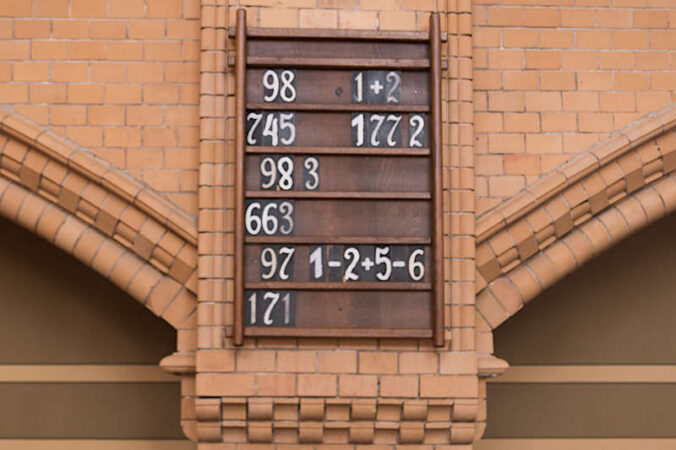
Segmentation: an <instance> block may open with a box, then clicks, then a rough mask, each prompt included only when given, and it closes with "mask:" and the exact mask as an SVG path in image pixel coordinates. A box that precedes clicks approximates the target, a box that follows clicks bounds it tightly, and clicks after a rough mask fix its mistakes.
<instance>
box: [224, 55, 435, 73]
mask: <svg viewBox="0 0 676 450" xmlns="http://www.w3.org/2000/svg"><path fill="white" fill-rule="evenodd" d="M246 62H247V64H248V65H249V66H250V67H285V68H288V67H306V68H324V69H408V70H425V69H429V67H430V61H429V59H365V58H364V59H359V58H351V59H347V58H342V59H338V58H335V59H332V58H276V57H274V56H250V57H248V58H247V60H246ZM228 65H229V66H234V65H235V58H233V57H228ZM441 68H442V69H447V68H448V61H447V60H443V61H441Z"/></svg>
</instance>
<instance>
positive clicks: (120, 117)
mask: <svg viewBox="0 0 676 450" xmlns="http://www.w3.org/2000/svg"><path fill="white" fill-rule="evenodd" d="M87 121H88V123H89V124H90V125H122V124H123V123H124V107H123V106H115V105H101V106H97V105H92V106H90V107H89V108H88V114H87Z"/></svg>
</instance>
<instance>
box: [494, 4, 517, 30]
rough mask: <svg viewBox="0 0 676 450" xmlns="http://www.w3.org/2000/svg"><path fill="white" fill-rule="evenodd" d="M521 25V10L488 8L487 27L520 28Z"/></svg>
mask: <svg viewBox="0 0 676 450" xmlns="http://www.w3.org/2000/svg"><path fill="white" fill-rule="evenodd" d="M522 24H523V10H522V9H521V8H501V7H495V8H489V9H488V25H492V26H508V27H510V26H512V27H513V26H520V25H522Z"/></svg>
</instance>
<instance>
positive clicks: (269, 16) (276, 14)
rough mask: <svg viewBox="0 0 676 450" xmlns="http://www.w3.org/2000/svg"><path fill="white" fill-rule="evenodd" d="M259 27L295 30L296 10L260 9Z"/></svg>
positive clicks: (296, 24) (296, 25)
mask: <svg viewBox="0 0 676 450" xmlns="http://www.w3.org/2000/svg"><path fill="white" fill-rule="evenodd" d="M259 16H260V17H259V21H260V24H261V26H265V27H274V26H277V27H278V28H297V27H298V10H297V9H293V8H280V9H277V8H262V9H260V10H259Z"/></svg>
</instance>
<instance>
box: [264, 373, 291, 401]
mask: <svg viewBox="0 0 676 450" xmlns="http://www.w3.org/2000/svg"><path fill="white" fill-rule="evenodd" d="M256 384H257V387H258V395H260V396H264V397H273V396H274V397H280V396H288V397H290V396H292V395H296V377H295V376H294V375H279V374H259V375H256Z"/></svg>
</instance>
